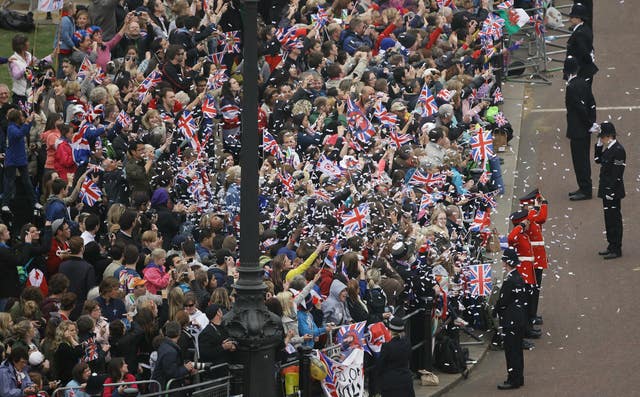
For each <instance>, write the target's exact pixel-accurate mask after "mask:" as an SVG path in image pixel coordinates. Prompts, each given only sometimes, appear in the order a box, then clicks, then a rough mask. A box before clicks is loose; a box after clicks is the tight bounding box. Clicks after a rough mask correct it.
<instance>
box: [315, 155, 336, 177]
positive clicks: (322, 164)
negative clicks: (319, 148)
mask: <svg viewBox="0 0 640 397" xmlns="http://www.w3.org/2000/svg"><path fill="white" fill-rule="evenodd" d="M316 167H317V168H318V171H320V172H322V173H323V174H326V175H329V176H332V177H334V178H339V177H340V176H341V175H342V170H341V169H340V167H339V166H338V164H336V162H335V161H332V160H330V159H329V158H328V157H327V156H325V155H324V154H323V155H322V156H320V158H319V159H318V163H317V164H316Z"/></svg>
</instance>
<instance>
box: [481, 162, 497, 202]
mask: <svg viewBox="0 0 640 397" xmlns="http://www.w3.org/2000/svg"><path fill="white" fill-rule="evenodd" d="M485 172H486V171H485ZM496 192H497V191H494V192H488V193H478V194H479V195H480V199H481V201H482V204H484V205H486V206H488V207H490V208H491V209H495V208H496V206H497V205H498V203H496V198H495V195H496Z"/></svg>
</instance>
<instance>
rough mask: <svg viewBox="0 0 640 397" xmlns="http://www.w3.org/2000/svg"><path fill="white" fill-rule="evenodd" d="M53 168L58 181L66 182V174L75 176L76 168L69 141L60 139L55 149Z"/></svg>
mask: <svg viewBox="0 0 640 397" xmlns="http://www.w3.org/2000/svg"><path fill="white" fill-rule="evenodd" d="M53 168H54V169H55V170H56V172H57V173H58V176H59V178H60V179H62V180H63V181H65V182H68V181H67V174H75V173H76V169H77V168H78V166H77V165H76V162H75V161H73V151H72V150H71V145H70V144H69V141H67V140H65V139H61V140H60V143H59V144H58V147H57V148H56V154H55V156H54V158H53Z"/></svg>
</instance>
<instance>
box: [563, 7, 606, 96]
mask: <svg viewBox="0 0 640 397" xmlns="http://www.w3.org/2000/svg"><path fill="white" fill-rule="evenodd" d="M588 12H589V11H588V10H587V7H585V6H584V5H582V4H574V5H573V7H571V12H570V13H569V21H570V22H571V26H573V33H571V36H570V37H569V39H568V40H567V57H569V56H572V57H574V58H575V59H576V61H578V76H580V77H584V78H585V81H586V82H587V83H588V84H589V88H591V84H592V83H593V76H594V75H595V74H596V73H597V72H598V67H597V66H596V64H595V63H594V58H595V56H594V52H593V32H592V31H591V28H590V27H589V26H587V25H586V24H585V20H587V19H588V18H589V16H588ZM563 78H564V79H565V80H568V79H569V73H568V71H567V70H566V69H565V70H564V77H563Z"/></svg>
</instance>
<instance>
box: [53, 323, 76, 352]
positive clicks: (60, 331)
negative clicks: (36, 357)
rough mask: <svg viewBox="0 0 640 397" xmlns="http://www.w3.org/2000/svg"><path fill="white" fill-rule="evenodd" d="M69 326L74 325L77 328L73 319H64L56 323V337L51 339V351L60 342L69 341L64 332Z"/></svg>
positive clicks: (54, 349)
mask: <svg viewBox="0 0 640 397" xmlns="http://www.w3.org/2000/svg"><path fill="white" fill-rule="evenodd" d="M71 327H76V329H77V326H76V323H74V322H73V321H69V320H64V321H62V322H61V323H60V325H58V328H56V337H55V339H54V340H53V346H52V347H53V351H56V350H58V346H60V344H62V343H63V342H65V343H69V340H67V339H66V337H65V335H64V334H65V333H66V332H67V330H69V328H71ZM69 344H70V343H69Z"/></svg>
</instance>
